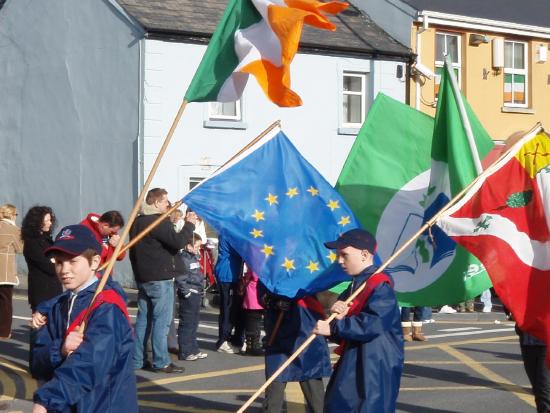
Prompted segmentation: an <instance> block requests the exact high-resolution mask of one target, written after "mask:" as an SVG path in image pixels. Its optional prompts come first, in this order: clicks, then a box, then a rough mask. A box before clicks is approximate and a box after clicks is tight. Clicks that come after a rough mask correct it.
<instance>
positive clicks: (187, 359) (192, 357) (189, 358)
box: [184, 354, 198, 361]
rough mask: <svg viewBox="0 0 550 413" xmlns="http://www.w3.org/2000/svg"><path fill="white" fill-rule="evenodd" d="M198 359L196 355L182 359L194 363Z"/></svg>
mask: <svg viewBox="0 0 550 413" xmlns="http://www.w3.org/2000/svg"><path fill="white" fill-rule="evenodd" d="M197 359H198V357H197V355H196V354H189V355H188V356H187V357H185V358H184V360H185V361H195V360H197Z"/></svg>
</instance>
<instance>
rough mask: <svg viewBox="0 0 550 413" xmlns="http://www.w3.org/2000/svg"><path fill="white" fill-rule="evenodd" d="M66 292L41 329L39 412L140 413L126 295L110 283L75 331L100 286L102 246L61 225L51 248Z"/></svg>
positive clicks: (85, 231) (35, 367)
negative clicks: (98, 273)
mask: <svg viewBox="0 0 550 413" xmlns="http://www.w3.org/2000/svg"><path fill="white" fill-rule="evenodd" d="M46 253H47V254H48V255H50V256H52V257H53V259H54V264H55V270H56V273H57V276H58V277H59V280H60V281H61V283H62V284H63V286H64V287H65V289H66V291H65V293H63V294H61V295H59V296H58V297H56V298H54V299H52V300H51V301H49V303H51V306H50V308H49V310H48V313H47V317H46V323H45V325H43V326H42V327H41V328H40V329H39V330H38V332H37V340H36V344H35V346H34V350H33V360H32V365H31V369H32V373H33V376H35V377H37V378H38V379H39V380H41V381H45V384H44V385H43V386H42V387H40V388H39V389H38V390H37V391H36V392H35V393H34V406H33V413H46V412H67V413H68V412H79V413H82V412H89V413H92V412H102V413H106V412H113V413H114V412H122V411H124V412H129V413H132V412H137V411H138V407H137V391H136V378H135V375H134V369H133V365H132V357H133V352H134V337H133V332H132V328H131V326H130V323H129V318H128V312H127V309H126V304H125V296H124V292H123V291H122V289H121V288H120V286H119V285H118V284H117V283H115V282H114V281H109V282H108V283H107V284H106V286H105V289H104V290H103V292H101V293H100V294H99V295H98V296H97V298H96V300H95V301H94V304H93V305H92V307H91V311H90V313H89V316H88V318H87V323H86V325H87V328H86V330H85V332H84V334H82V333H80V332H79V331H78V330H77V329H78V326H79V325H80V323H81V322H82V321H83V319H84V315H85V314H86V309H87V308H88V306H89V305H90V303H91V301H92V297H93V295H94V293H95V290H96V288H97V285H98V279H97V277H96V276H95V271H96V270H97V268H98V266H99V263H100V253H101V245H100V244H99V242H98V241H97V240H96V238H95V236H94V234H93V233H92V232H91V231H90V229H89V228H86V227H85V226H83V225H70V226H68V227H65V228H63V229H62V230H61V231H60V232H59V234H58V235H57V237H56V240H55V242H54V244H53V245H52V246H51V247H50V248H48V249H47V250H46Z"/></svg>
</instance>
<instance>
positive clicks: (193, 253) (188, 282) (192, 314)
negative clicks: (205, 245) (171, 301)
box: [176, 234, 208, 361]
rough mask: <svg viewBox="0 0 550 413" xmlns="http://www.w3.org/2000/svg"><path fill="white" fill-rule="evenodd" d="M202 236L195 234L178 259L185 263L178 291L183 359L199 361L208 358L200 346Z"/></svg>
mask: <svg viewBox="0 0 550 413" xmlns="http://www.w3.org/2000/svg"><path fill="white" fill-rule="evenodd" d="M201 241H202V239H201V237H200V236H199V235H197V234H193V239H192V240H191V241H190V242H189V243H187V244H186V245H185V248H184V249H183V250H182V251H181V252H180V253H179V254H178V256H177V259H180V260H181V261H182V263H183V271H184V272H183V274H179V275H177V276H176V288H177V292H178V299H179V320H180V323H179V326H178V346H179V354H178V358H179V359H180V360H186V361H195V360H199V359H204V358H206V357H207V356H208V355H207V354H206V353H203V352H202V351H200V349H199V345H198V344H197V328H198V326H199V315H200V309H201V301H202V295H203V292H204V275H203V274H202V273H201V266H200V263H199V260H198V254H199V250H200V247H201Z"/></svg>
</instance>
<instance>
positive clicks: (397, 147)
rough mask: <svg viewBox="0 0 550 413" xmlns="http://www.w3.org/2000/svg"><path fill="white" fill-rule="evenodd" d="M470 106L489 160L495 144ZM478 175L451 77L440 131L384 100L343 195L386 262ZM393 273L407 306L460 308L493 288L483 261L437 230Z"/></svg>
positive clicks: (354, 156)
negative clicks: (375, 239) (374, 239)
mask: <svg viewBox="0 0 550 413" xmlns="http://www.w3.org/2000/svg"><path fill="white" fill-rule="evenodd" d="M464 105H465V107H466V112H467V114H468V117H469V118H470V122H471V124H472V129H473V131H474V136H475V141H476V144H477V148H478V150H479V153H480V155H481V156H480V157H481V158H483V157H484V156H485V155H486V154H487V153H488V152H489V151H490V149H491V147H492V141H491V139H490V138H489V136H488V135H487V133H486V132H485V130H484V129H483V127H482V126H481V124H480V123H479V121H478V120H477V118H476V117H475V115H474V114H473V112H472V110H471V108H470V107H469V106H468V104H467V103H466V102H464ZM432 156H433V157H432ZM476 175H477V173H476V170H475V167H474V162H473V160H472V152H471V151H470V147H469V144H468V140H467V138H466V134H465V132H464V128H463V126H462V121H461V118H460V115H459V109H458V106H457V102H456V99H455V95H454V93H453V89H452V85H451V83H450V80H449V79H448V78H447V75H446V74H444V75H443V76H442V80H441V87H440V92H439V101H438V108H437V113H436V121H435V123H434V120H433V119H432V118H431V117H429V116H427V115H425V114H423V113H421V112H419V111H416V110H415V109H412V108H410V107H409V106H407V105H404V104H402V103H400V102H397V101H395V100H393V99H391V98H389V97H387V96H384V95H381V94H380V95H378V97H377V98H376V100H375V102H374V104H373V106H372V108H371V111H370V113H369V116H368V118H367V121H366V122H365V124H364V125H363V127H362V128H361V131H360V132H359V135H358V136H357V140H356V142H355V144H354V146H353V148H352V150H351V152H350V154H349V156H348V159H347V161H346V163H345V165H344V168H343V169H342V172H341V174H340V177H339V179H338V182H337V184H336V189H337V190H338V191H339V192H340V194H342V196H343V197H344V199H345V200H346V202H347V203H348V205H349V206H350V207H351V208H352V210H353V211H354V212H355V214H356V216H357V218H358V219H359V220H360V221H361V224H362V225H363V226H364V227H365V228H366V229H367V230H369V231H371V232H372V233H373V234H375V235H376V238H377V240H378V244H379V246H378V255H379V258H380V260H381V261H382V262H384V261H385V260H386V259H387V258H389V257H390V256H391V255H392V254H393V253H394V252H395V251H397V250H398V249H399V247H400V246H401V245H403V244H404V243H405V242H406V241H407V240H408V239H409V238H410V237H411V236H412V235H413V234H414V233H416V232H417V231H418V229H419V228H420V227H421V226H422V225H423V223H424V222H425V221H426V220H427V219H429V218H430V217H431V216H432V215H433V214H434V213H436V212H437V211H438V210H439V209H440V208H441V207H443V206H444V205H445V204H446V202H448V201H449V199H450V198H451V194H455V193H457V192H459V191H460V189H461V188H462V187H464V186H465V185H467V184H469V183H470V182H471V180H472V179H473V178H474V177H475V176H476ZM434 245H435V247H434ZM386 272H389V273H390V274H391V275H392V276H393V278H394V281H395V289H396V291H397V293H398V299H399V302H400V304H401V305H404V306H415V305H444V304H454V303H457V302H460V301H464V300H466V299H469V298H471V297H474V296H476V295H478V294H480V293H481V292H482V291H483V290H485V289H486V288H488V287H490V285H491V284H490V281H489V279H488V277H487V275H486V273H485V271H484V270H483V267H482V266H481V265H480V264H479V261H477V259H476V258H475V257H473V256H472V255H470V254H468V253H467V252H466V250H464V249H463V248H462V247H460V246H457V245H456V244H455V243H454V242H453V241H452V240H451V239H450V238H448V237H447V236H446V235H445V234H443V232H442V231H441V230H440V229H439V228H437V227H435V226H434V227H432V230H431V236H430V234H428V233H426V234H424V235H422V236H421V237H420V238H419V239H418V240H417V241H416V242H415V243H413V244H412V245H411V246H410V247H409V248H408V249H406V250H405V251H404V252H403V253H401V255H400V256H399V257H398V258H397V259H396V260H395V261H394V262H393V263H392V264H391V265H390V267H389V268H387V269H386Z"/></svg>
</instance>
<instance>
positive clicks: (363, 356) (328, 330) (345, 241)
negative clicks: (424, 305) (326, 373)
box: [313, 229, 404, 413]
mask: <svg viewBox="0 0 550 413" xmlns="http://www.w3.org/2000/svg"><path fill="white" fill-rule="evenodd" d="M325 246H326V247H327V248H329V249H336V250H338V263H339V264H340V266H341V267H342V268H343V269H344V271H345V272H346V273H348V274H349V275H350V276H351V277H352V282H351V285H350V286H349V287H348V289H347V290H346V291H344V292H343V293H342V295H341V296H340V297H339V301H336V303H334V305H333V306H332V308H331V311H332V312H333V313H336V314H337V315H336V319H335V320H334V321H332V322H331V323H330V324H329V323H328V322H326V321H324V320H320V321H318V322H317V326H316V328H315V329H314V331H313V332H314V333H316V334H320V335H323V336H330V337H331V339H333V340H334V341H337V342H339V343H340V346H339V348H338V349H337V350H336V352H337V354H340V360H338V363H337V364H336V366H335V368H334V372H333V373H332V376H331V378H330V381H329V383H328V386H327V390H326V393H325V410H324V411H325V413H339V412H342V413H343V412H346V413H347V412H355V413H392V412H395V408H396V400H397V395H398V393H399V385H400V380H401V373H402V371H403V361H404V350H403V334H402V330H401V316H400V312H399V307H398V306H397V300H396V298H395V293H394V291H393V288H392V280H391V279H390V278H389V276H387V275H386V274H384V273H378V274H375V272H376V267H375V266H374V265H372V264H373V254H374V252H375V250H376V241H375V239H374V237H373V236H372V235H371V234H370V233H369V232H367V231H365V230H362V229H352V230H350V231H348V232H345V233H344V234H342V235H341V236H340V237H339V238H338V239H337V240H336V241H332V242H327V243H325ZM364 282H366V288H365V289H364V290H363V291H362V292H361V293H359V295H358V296H357V297H356V298H355V299H354V300H353V302H352V304H351V305H350V306H348V305H346V304H345V302H344V301H345V300H346V299H347V298H348V297H349V296H350V295H351V294H352V293H353V292H354V291H355V290H356V289H357V288H359V286H360V285H361V284H363V283H364Z"/></svg>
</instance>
